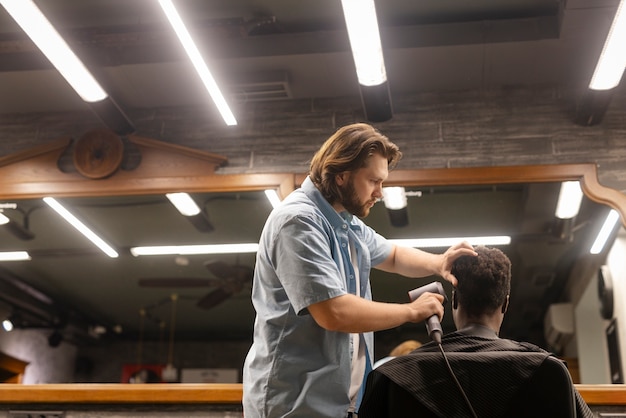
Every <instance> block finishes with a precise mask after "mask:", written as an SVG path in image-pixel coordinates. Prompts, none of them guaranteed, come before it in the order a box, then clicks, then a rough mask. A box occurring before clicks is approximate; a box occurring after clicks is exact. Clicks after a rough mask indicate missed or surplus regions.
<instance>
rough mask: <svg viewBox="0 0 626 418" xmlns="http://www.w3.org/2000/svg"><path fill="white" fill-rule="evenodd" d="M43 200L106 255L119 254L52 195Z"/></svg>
mask: <svg viewBox="0 0 626 418" xmlns="http://www.w3.org/2000/svg"><path fill="white" fill-rule="evenodd" d="M43 201H44V202H46V203H47V204H48V206H50V207H51V208H52V209H54V210H55V211H56V213H58V214H59V215H61V216H62V217H63V219H65V220H66V221H67V222H68V223H69V224H70V225H72V226H73V227H74V228H76V230H77V231H78V232H80V233H81V234H83V235H84V236H85V237H86V238H87V239H89V240H90V241H91V242H93V243H94V244H95V245H96V246H97V247H98V248H100V249H101V250H102V251H103V252H104V253H105V254H106V255H108V256H109V257H111V258H116V257H118V256H119V254H118V253H117V251H115V250H114V249H113V247H111V246H110V245H109V244H107V243H106V242H105V241H104V240H103V239H102V238H100V237H99V236H98V235H96V233H95V232H93V231H92V230H91V229H89V228H88V227H87V226H86V225H85V224H84V223H82V222H81V221H80V220H78V218H76V216H74V215H73V214H72V213H70V211H68V210H67V209H66V208H65V207H63V205H61V204H60V203H59V202H57V201H56V200H55V199H54V198H52V197H44V198H43Z"/></svg>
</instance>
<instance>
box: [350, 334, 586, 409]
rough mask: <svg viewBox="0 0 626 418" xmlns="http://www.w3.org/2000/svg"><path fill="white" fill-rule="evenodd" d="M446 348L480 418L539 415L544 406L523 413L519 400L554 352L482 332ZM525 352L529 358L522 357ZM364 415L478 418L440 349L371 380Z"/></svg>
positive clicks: (399, 360)
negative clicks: (471, 411) (521, 353)
mask: <svg viewBox="0 0 626 418" xmlns="http://www.w3.org/2000/svg"><path fill="white" fill-rule="evenodd" d="M442 346H443V347H444V351H446V353H447V354H449V356H448V359H449V361H450V364H451V367H452V369H453V371H454V374H455V376H456V378H457V379H458V381H459V382H460V384H461V386H462V387H463V390H464V391H465V393H466V395H467V397H468V398H469V399H470V400H471V402H472V407H473V408H474V411H475V412H476V414H477V416H478V417H479V418H487V417H512V416H525V415H526V416H529V417H530V416H536V415H538V414H534V413H533V412H530V413H529V412H528V411H533V410H535V411H539V410H541V409H542V405H523V406H524V407H523V408H522V405H520V403H522V401H521V399H520V398H519V397H520V396H521V395H520V393H522V391H521V389H522V388H523V387H524V385H525V384H527V383H529V381H530V379H532V377H533V375H534V374H535V372H536V371H537V369H538V368H539V366H540V365H541V364H542V363H543V362H544V361H545V360H546V358H547V357H549V356H550V355H551V354H550V353H549V352H547V351H545V350H543V349H541V348H539V347H537V346H535V345H533V344H529V343H520V342H517V341H512V340H506V339H500V338H498V337H497V336H496V334H495V333H494V332H493V331H491V330H489V329H488V328H484V327H481V326H472V327H469V328H466V329H463V330H461V331H457V332H453V333H450V334H447V335H445V336H444V337H443V339H442ZM520 352H524V353H527V354H525V355H524V356H523V358H519V357H516V353H520ZM514 358H515V359H514ZM468 360H471V361H468ZM532 384H536V382H532ZM575 396H576V410H577V411H578V414H577V416H578V417H593V414H592V412H591V410H590V409H589V407H588V406H587V405H586V404H585V403H584V400H582V397H580V395H579V394H578V392H576V393H575ZM358 415H359V418H385V417H389V418H390V417H393V418H395V417H442V418H449V417H471V416H472V415H471V413H470V410H469V408H468V406H467V404H466V403H465V401H464V398H463V395H462V394H461V392H460V391H459V389H458V387H457V386H456V384H455V382H454V379H453V377H452V376H451V375H450V372H449V371H448V368H447V365H446V362H445V359H444V358H443V355H442V354H441V352H440V351H439V348H438V346H437V345H436V344H434V343H429V344H425V345H423V346H422V347H420V348H418V349H417V350H415V351H413V352H412V353H410V354H407V355H404V356H399V357H396V358H394V359H392V360H390V361H388V362H386V363H384V364H382V365H381V366H379V367H378V368H376V369H374V370H373V371H372V372H371V373H370V374H369V375H368V378H367V384H366V389H365V394H364V397H363V402H362V403H361V407H360V409H359V414H358Z"/></svg>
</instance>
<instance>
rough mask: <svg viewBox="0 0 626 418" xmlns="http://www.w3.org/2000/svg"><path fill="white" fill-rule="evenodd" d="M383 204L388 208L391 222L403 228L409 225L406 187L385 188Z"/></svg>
mask: <svg viewBox="0 0 626 418" xmlns="http://www.w3.org/2000/svg"><path fill="white" fill-rule="evenodd" d="M383 203H384V204H385V207H386V208H387V214H388V215H389V222H390V223H391V225H392V226H395V227H397V228H401V227H404V226H407V225H408V224H409V211H408V209H407V207H406V205H407V199H406V190H405V189H404V187H383Z"/></svg>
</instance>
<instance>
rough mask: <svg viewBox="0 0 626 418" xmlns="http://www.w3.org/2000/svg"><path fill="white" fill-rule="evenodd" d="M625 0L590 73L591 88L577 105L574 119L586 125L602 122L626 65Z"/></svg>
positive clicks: (619, 7)
mask: <svg viewBox="0 0 626 418" xmlns="http://www.w3.org/2000/svg"><path fill="white" fill-rule="evenodd" d="M625 4H626V0H621V1H620V3H619V5H618V6H617V10H616V11H615V16H614V18H613V22H612V23H611V28H610V29H609V34H608V36H607V38H606V40H605V42H604V46H603V48H602V52H601V53H600V58H599V59H598V63H597V64H596V67H595V69H594V71H593V75H592V76H591V81H590V82H589V90H587V91H586V92H585V94H584V95H583V97H582V99H581V100H580V102H579V103H578V105H577V109H576V116H575V122H576V123H578V124H580V125H583V126H592V125H596V124H598V123H600V122H601V121H602V118H603V117H604V114H605V113H606V110H607V108H608V107H609V103H610V102H611V98H612V96H613V89H614V88H615V87H617V86H618V85H619V83H620V81H621V79H622V76H623V74H624V68H626V53H624V44H626V5H625Z"/></svg>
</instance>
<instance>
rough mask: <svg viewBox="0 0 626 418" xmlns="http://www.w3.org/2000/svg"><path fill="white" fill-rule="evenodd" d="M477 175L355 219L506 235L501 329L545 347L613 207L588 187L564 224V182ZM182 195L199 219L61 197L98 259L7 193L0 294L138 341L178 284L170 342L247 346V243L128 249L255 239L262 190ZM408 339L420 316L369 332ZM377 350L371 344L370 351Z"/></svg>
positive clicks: (381, 295) (130, 200)
mask: <svg viewBox="0 0 626 418" xmlns="http://www.w3.org/2000/svg"><path fill="white" fill-rule="evenodd" d="M480 183H481V184H475V185H472V184H469V185H458V186H439V185H435V186H426V187H416V186H414V185H408V186H407V187H406V195H407V214H406V225H405V226H401V227H399V226H394V224H393V223H392V222H391V218H390V216H389V211H388V210H387V209H386V208H385V206H384V204H383V203H379V204H377V205H375V206H374V208H373V209H372V211H371V213H370V215H369V216H368V217H367V218H366V219H365V222H366V223H367V224H369V225H371V226H372V227H373V228H374V229H375V230H377V231H378V232H379V233H381V234H382V235H384V236H386V237H387V238H391V239H413V238H442V237H464V236H465V237H467V236H470V237H476V236H485V235H496V236H501V235H506V236H510V237H511V243H510V244H509V245H504V246H500V248H501V249H502V250H503V251H504V252H505V253H506V254H507V255H508V256H509V257H510V258H511V260H512V263H513V289H512V294H511V297H512V299H511V307H510V310H509V312H508V314H507V316H506V318H505V323H504V324H503V328H502V336H503V337H508V338H512V339H517V340H524V341H530V342H534V343H536V344H538V345H541V346H544V347H546V342H545V339H544V333H543V318H544V315H545V312H546V310H547V308H548V306H550V304H553V303H557V302H564V301H570V300H572V299H573V298H576V297H577V295H576V294H575V291H574V290H572V289H576V288H581V287H584V286H585V285H586V282H587V281H588V280H589V278H590V277H591V276H592V275H593V272H594V271H596V269H597V268H598V267H599V266H600V265H601V264H602V263H603V261H604V259H605V257H606V252H602V253H600V254H598V255H591V254H589V248H590V247H591V244H592V242H593V240H594V238H595V235H596V234H597V233H598V231H599V229H600V227H601V224H602V222H603V220H604V218H605V217H606V215H607V213H608V212H609V211H610V208H608V207H607V206H604V205H602V204H599V203H596V202H594V201H592V200H590V199H589V198H587V197H585V198H583V200H582V204H581V208H580V211H579V213H578V214H577V215H576V217H575V218H574V220H573V221H572V222H571V224H568V225H563V224H562V223H558V222H557V221H556V220H555V208H556V202H557V198H558V194H559V190H560V184H561V183H560V182H531V183H518V182H506V183H494V184H483V183H484V182H480ZM394 185H398V184H394ZM191 196H192V197H193V199H194V200H195V201H196V202H197V203H198V204H199V206H200V207H201V209H202V210H203V211H204V214H203V215H202V217H201V218H200V220H199V221H198V220H196V221H193V222H192V221H190V220H189V219H188V218H185V217H183V216H182V215H181V214H180V213H179V212H178V211H177V210H176V209H175V207H174V206H173V205H172V204H171V202H170V201H169V200H168V199H167V198H166V197H165V195H164V194H159V195H156V194H151V195H142V196H138V195H135V196H115V197H58V198H57V200H58V201H59V202H61V203H63V204H64V205H65V206H66V207H67V208H68V209H69V210H71V211H72V212H73V213H74V214H75V215H76V216H77V217H78V218H79V219H81V220H82V221H83V222H84V223H85V224H87V225H89V226H90V227H92V229H93V230H94V232H96V233H98V234H99V235H100V236H101V237H102V238H103V239H104V240H106V241H107V242H109V243H110V244H111V245H112V246H113V247H114V248H116V249H117V250H118V252H119V257H117V258H110V257H107V256H106V255H105V254H104V253H102V252H101V251H100V250H99V249H98V248H97V247H95V246H94V245H93V244H91V243H90V242H89V241H87V240H86V239H85V238H84V237H83V236H82V235H80V234H79V233H78V232H77V231H76V230H74V229H73V228H71V227H69V225H68V224H67V223H66V222H65V221H64V220H63V219H62V218H61V217H59V216H58V215H57V214H56V213H55V212H54V211H53V210H52V209H50V208H49V207H48V206H47V205H46V204H45V203H44V202H43V201H42V199H40V198H28V199H8V200H3V201H2V202H0V203H2V204H3V205H4V206H3V207H4V209H3V214H4V215H6V216H7V217H8V218H9V219H10V220H11V223H10V224H11V225H12V226H10V227H8V228H7V227H6V225H4V226H0V251H16V250H26V251H28V252H29V253H30V255H31V260H28V261H12V262H2V263H0V286H1V289H0V300H2V301H3V302H4V303H5V304H8V305H13V307H14V310H13V314H14V315H15V316H14V319H16V324H17V326H22V327H31V328H40V327H44V328H46V329H50V330H54V331H58V332H59V333H61V334H62V336H63V338H64V340H65V341H70V342H72V341H73V342H76V343H78V344H83V343H89V344H96V343H98V342H105V341H110V340H111V339H112V340H114V341H119V340H122V341H127V342H132V343H135V342H136V341H137V340H138V339H140V338H143V339H145V340H146V341H147V340H151V341H155V342H158V341H162V340H163V338H164V333H165V334H167V332H168V331H169V328H168V329H165V330H164V328H163V324H164V322H165V323H166V324H169V322H168V321H170V318H171V313H172V309H171V308H172V303H171V301H172V295H173V294H175V295H176V297H177V302H176V339H177V340H180V341H183V340H186V341H192V340H193V341H226V340H231V341H241V342H242V343H244V344H245V345H247V344H248V343H249V341H250V338H251V333H252V324H253V320H254V312H253V309H252V306H251V303H250V285H251V276H250V272H251V271H252V268H253V266H254V259H255V254H254V253H238V254H198V255H184V256H177V255H162V256H137V257H135V256H133V255H131V253H130V249H131V248H132V247H135V246H146V245H149V246H152V245H172V244H177V245H207V244H224V243H228V244H233V243H242V242H243V243H256V242H258V238H259V236H260V233H261V229H262V227H263V224H264V222H265V220H266V218H267V216H268V215H269V213H270V212H271V208H272V206H271V204H270V203H269V201H268V199H267V197H266V196H265V193H264V192H263V191H262V190H259V191H242V192H220V193H216V192H211V193H191ZM198 222H201V223H200V224H198ZM616 229H617V228H614V232H613V235H612V238H614V237H615V230H616ZM609 246H610V243H609V244H608V245H607V248H608V247H609ZM444 249H445V248H429V249H427V250H429V251H433V252H441V251H443V250H444ZM432 280H434V278H424V279H418V280H407V279H405V278H402V277H398V276H394V275H388V274H384V273H381V272H378V271H374V272H373V274H372V288H373V294H374V298H375V299H377V300H382V301H394V302H406V301H407V292H408V291H409V290H411V289H413V288H415V287H418V286H420V285H422V284H425V283H426V282H427V281H432ZM446 290H447V291H448V292H450V288H449V286H447V287H446ZM446 309H447V311H446V315H445V317H444V322H443V324H442V325H443V328H444V331H451V330H453V329H454V325H453V323H452V315H451V313H450V311H449V309H450V307H449V306H448V307H447V308H446ZM20 316H21V318H20ZM20 321H21V322H20ZM405 337H411V338H416V339H420V340H425V339H426V338H427V337H426V333H425V328H424V327H423V325H422V324H411V325H404V326H402V327H399V328H398V329H394V330H390V331H386V332H381V333H377V339H378V340H379V341H381V340H382V341H391V343H390V344H393V343H397V342H398V341H399V340H400V339H402V338H405ZM165 338H167V337H165ZM384 347H385V344H379V343H378V342H377V355H378V353H382V351H379V350H383V351H384V349H385V348H384ZM242 361H243V359H241V362H242ZM238 363H239V362H238Z"/></svg>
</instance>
